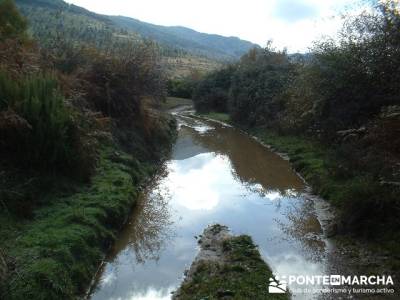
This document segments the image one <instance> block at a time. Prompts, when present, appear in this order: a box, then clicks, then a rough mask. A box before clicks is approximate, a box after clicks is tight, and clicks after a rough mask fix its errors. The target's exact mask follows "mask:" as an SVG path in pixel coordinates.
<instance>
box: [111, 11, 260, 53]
mask: <svg viewBox="0 0 400 300" xmlns="http://www.w3.org/2000/svg"><path fill="white" fill-rule="evenodd" d="M109 19H110V20H112V21H113V22H114V24H116V25H118V26H120V27H122V28H125V29H128V30H132V31H134V32H137V33H139V34H140V35H141V36H143V37H146V38H150V39H153V40H155V41H157V42H159V43H161V44H165V45H169V46H171V47H177V48H181V49H184V50H185V51H187V52H189V53H193V54H198V55H202V56H206V57H209V58H215V59H219V60H220V59H222V60H232V59H238V58H240V57H241V56H242V55H243V54H245V53H246V52H247V51H248V50H249V49H251V48H253V47H255V46H257V45H255V44H253V43H251V42H248V41H244V40H241V39H239V38H237V37H224V36H221V35H216V34H206V33H201V32H197V31H195V30H192V29H189V28H186V27H182V26H160V25H154V24H150V23H146V22H141V21H139V20H136V19H132V18H128V17H122V16H111V17H109Z"/></svg>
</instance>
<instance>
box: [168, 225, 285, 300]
mask: <svg viewBox="0 0 400 300" xmlns="http://www.w3.org/2000/svg"><path fill="white" fill-rule="evenodd" d="M198 243H199V245H200V252H199V253H198V255H197V257H196V259H195V261H194V262H193V263H192V265H191V267H190V269H189V270H188V272H187V273H186V278H185V280H184V282H183V283H182V285H181V287H180V288H179V290H178V291H176V292H175V293H174V296H173V299H176V300H185V299H221V298H222V299H289V296H288V294H270V293H269V292H268V284H269V281H268V279H269V278H273V275H272V271H271V269H270V268H269V266H268V265H267V264H266V263H265V262H264V261H263V260H262V258H261V256H260V253H259V251H258V249H257V247H256V246H255V245H254V243H253V241H252V239H251V237H249V236H247V235H240V236H232V235H231V234H230V233H229V230H228V228H227V227H225V226H222V225H219V224H216V225H212V226H209V227H208V228H206V229H205V230H204V233H203V234H202V235H201V238H200V239H199V242H198Z"/></svg>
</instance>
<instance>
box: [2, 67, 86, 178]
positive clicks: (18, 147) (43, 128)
mask: <svg viewBox="0 0 400 300" xmlns="http://www.w3.org/2000/svg"><path fill="white" fill-rule="evenodd" d="M0 99H2V101H1V103H3V105H2V106H1V108H2V112H1V114H0V144H1V145H2V147H1V152H2V155H5V156H6V157H8V158H9V159H10V161H12V162H13V163H15V164H17V165H20V166H23V167H28V168H30V169H38V170H47V171H57V172H66V173H73V174H76V173H83V174H87V173H88V171H86V172H85V171H84V170H82V165H81V163H82V160H83V159H82V157H81V154H83V153H82V149H81V148H82V147H84V145H83V144H84V141H83V139H84V134H83V132H80V128H79V126H78V120H79V118H80V116H79V114H78V113H77V112H75V111H74V110H73V109H72V108H70V107H67V105H66V103H65V99H64V97H63V95H62V94H61V91H60V89H59V86H58V83H57V79H56V78H55V77H54V76H53V75H33V76H29V77H23V78H20V79H19V80H18V81H14V80H12V79H11V78H10V77H9V76H8V75H7V73H4V72H3V73H0ZM85 150H86V151H88V150H89V149H85ZM86 151H85V152H86ZM89 152H90V153H93V152H92V151H89ZM86 159H87V157H85V158H84V160H86ZM92 160H93V159H92ZM85 165H87V164H85ZM74 170H79V172H76V173H75V172H74ZM89 173H90V172H89Z"/></svg>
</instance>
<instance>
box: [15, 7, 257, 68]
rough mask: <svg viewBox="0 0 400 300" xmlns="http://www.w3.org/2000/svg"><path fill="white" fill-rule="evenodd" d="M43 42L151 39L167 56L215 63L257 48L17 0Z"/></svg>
mask: <svg viewBox="0 0 400 300" xmlns="http://www.w3.org/2000/svg"><path fill="white" fill-rule="evenodd" d="M16 3H17V5H18V6H19V7H20V9H21V11H22V13H23V14H24V15H25V16H26V17H27V18H28V20H29V22H30V26H31V30H32V32H33V34H34V36H35V37H36V38H39V39H40V40H41V42H46V41H43V40H44V39H50V38H52V36H54V35H57V34H60V33H63V34H64V36H66V37H67V38H71V39H77V40H78V41H82V40H84V41H88V42H91V43H96V44H97V46H99V45H100V44H102V43H107V44H108V45H109V43H108V42H109V41H110V40H118V39H133V40H134V39H137V38H145V39H151V40H154V41H155V42H157V43H158V44H160V47H161V49H162V50H163V56H166V57H182V56H202V57H206V58H208V59H212V60H218V61H221V60H235V59H238V58H240V56H242V55H243V54H244V53H246V52H247V51H248V50H249V49H250V48H253V47H255V46H257V45H255V44H253V43H251V42H248V41H244V40H241V39H239V38H237V37H224V36H220V35H214V34H205V33H200V32H197V31H194V30H192V29H189V28H185V27H180V26H171V27H167V26H159V25H154V24H149V23H145V22H141V21H139V20H136V19H132V18H128V17H122V16H106V15H100V14H96V13H93V12H90V11H88V10H86V9H84V8H81V7H78V6H76V5H72V4H71V5H70V4H68V3H66V2H64V1H62V0H16Z"/></svg>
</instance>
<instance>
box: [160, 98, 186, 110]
mask: <svg viewBox="0 0 400 300" xmlns="http://www.w3.org/2000/svg"><path fill="white" fill-rule="evenodd" d="M189 105H193V101H192V100H191V99H185V98H177V97H167V100H166V101H165V103H162V104H161V108H162V109H163V110H170V109H174V108H177V107H179V106H189Z"/></svg>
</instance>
